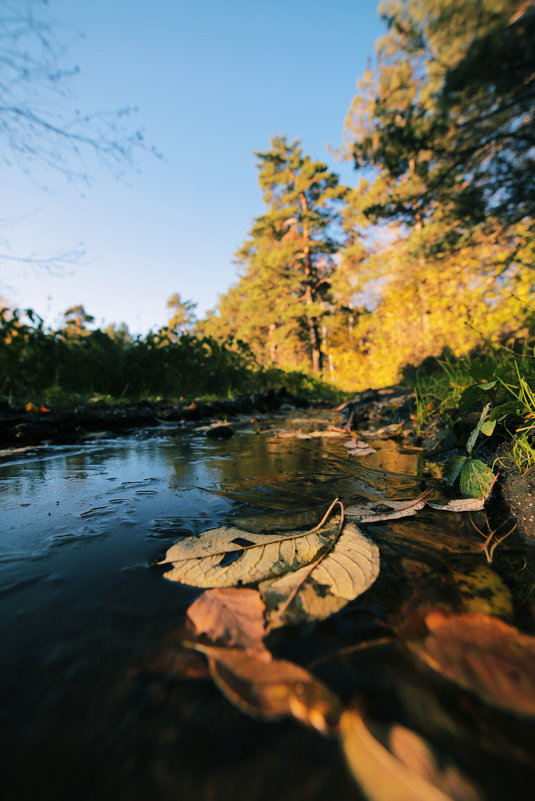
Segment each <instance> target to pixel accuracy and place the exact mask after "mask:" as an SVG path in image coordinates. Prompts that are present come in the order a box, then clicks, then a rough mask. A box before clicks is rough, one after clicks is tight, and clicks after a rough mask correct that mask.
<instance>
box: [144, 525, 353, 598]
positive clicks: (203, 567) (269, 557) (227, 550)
mask: <svg viewBox="0 0 535 801" xmlns="http://www.w3.org/2000/svg"><path fill="white" fill-rule="evenodd" d="M337 533H338V529H337V527H333V526H331V527H330V528H328V529H327V528H324V529H322V530H321V531H318V532H315V533H313V534H310V533H308V532H305V533H303V532H292V533H289V534H284V535H279V536H277V535H272V534H255V533H252V532H250V531H244V530H243V529H239V528H230V527H222V528H214V529H210V530H208V531H204V532H203V533H202V534H201V535H199V536H198V537H187V538H185V539H183V540H181V541H180V542H177V543H175V545H173V546H171V548H169V550H168V551H167V553H166V554H165V558H164V559H163V560H162V561H161V562H159V564H162V565H163V564H171V565H172V568H171V570H169V571H168V572H167V573H164V576H165V578H167V579H169V580H170V581H180V582H182V583H183V584H190V585H192V586H194V587H232V586H236V585H238V584H253V583H255V582H257V581H261V580H263V579H267V578H273V577H275V576H280V575H282V574H283V573H286V572H287V571H289V570H296V569H298V568H300V567H302V565H303V564H308V563H309V562H311V561H312V560H314V559H315V558H316V557H318V556H319V555H320V554H321V553H322V552H323V551H325V550H326V549H327V548H328V547H329V546H330V545H331V544H332V542H333V540H334V539H335V538H336V536H337Z"/></svg>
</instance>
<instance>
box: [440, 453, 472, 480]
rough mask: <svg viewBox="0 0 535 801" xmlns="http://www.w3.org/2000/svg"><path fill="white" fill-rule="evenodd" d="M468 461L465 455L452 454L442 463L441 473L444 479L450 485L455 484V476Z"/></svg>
mask: <svg viewBox="0 0 535 801" xmlns="http://www.w3.org/2000/svg"><path fill="white" fill-rule="evenodd" d="M467 461H468V457H467V456H452V457H451V459H448V461H447V462H446V464H445V465H444V470H443V475H444V480H445V481H446V482H447V483H448V484H449V485H450V487H451V486H453V484H455V481H456V480H457V476H458V475H459V473H460V472H461V470H462V469H463V467H464V465H465V464H466V462H467Z"/></svg>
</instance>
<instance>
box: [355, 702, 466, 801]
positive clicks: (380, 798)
mask: <svg viewBox="0 0 535 801" xmlns="http://www.w3.org/2000/svg"><path fill="white" fill-rule="evenodd" d="M340 732H341V735H342V745H343V749H344V752H345V755H346V759H347V761H348V763H349V767H350V769H351V772H352V773H353V775H354V777H355V779H356V780H357V782H358V783H359V785H360V786H361V788H362V790H363V791H364V793H365V795H366V796H367V798H368V799H370V801H479V799H480V798H481V796H480V795H479V793H478V791H477V790H476V789H475V787H474V786H473V785H472V784H471V783H470V782H469V781H468V780H467V779H466V778H464V776H462V774H461V773H460V772H459V771H458V770H457V768H456V767H455V766H454V765H452V764H446V765H444V766H442V765H441V764H439V762H438V761H437V759H436V757H435V755H434V753H433V751H432V750H431V748H430V746H429V745H428V743H427V742H426V741H425V740H424V739H423V738H421V737H419V736H418V735H417V734H416V733H415V732H413V731H410V730H409V729H405V728H404V727H403V726H398V725H396V726H393V727H392V728H391V729H390V730H389V731H388V732H387V733H386V736H385V737H384V739H385V741H386V742H387V743H388V745H389V748H387V747H386V746H385V745H383V743H382V742H380V740H379V739H377V738H376V737H375V736H374V734H372V732H371V731H370V729H369V728H368V726H367V725H366V723H365V722H364V720H363V718H362V716H361V715H360V713H359V712H358V711H357V710H354V709H350V710H347V711H346V712H344V714H343V715H342V718H341V720H340ZM389 749H390V750H389Z"/></svg>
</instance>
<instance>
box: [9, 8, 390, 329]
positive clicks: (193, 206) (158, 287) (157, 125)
mask: <svg viewBox="0 0 535 801" xmlns="http://www.w3.org/2000/svg"><path fill="white" fill-rule="evenodd" d="M21 2H22V0H21ZM50 7H51V11H52V14H53V16H54V17H55V18H56V19H57V20H58V21H60V22H61V23H62V24H64V25H66V26H68V27H71V28H73V29H76V30H79V31H80V32H81V33H83V35H84V38H83V39H80V40H75V41H74V42H73V44H72V47H71V49H70V52H69V56H68V58H67V59H66V63H72V64H77V65H78V66H79V67H80V74H79V75H77V76H76V77H75V78H74V79H72V81H71V84H70V85H71V89H72V91H73V93H74V95H75V101H76V107H78V108H80V109H81V110H82V111H83V112H89V111H97V110H112V109H118V108H120V107H122V106H136V107H138V109H139V111H138V113H137V114H136V116H135V118H134V119H133V122H132V124H133V126H135V127H136V128H137V127H139V128H142V129H143V131H144V133H145V136H146V139H147V140H148V142H150V143H151V144H153V145H154V146H155V147H156V148H158V150H160V151H161V152H162V153H163V155H164V159H163V160H158V159H156V158H154V157H151V156H148V155H146V154H142V155H141V156H140V158H139V170H137V171H132V172H130V173H129V174H128V175H127V181H126V182H121V181H117V180H116V178H114V176H113V175H112V174H111V173H110V172H108V171H106V170H105V169H104V168H102V167H101V166H100V165H98V164H94V163H92V162H90V161H89V162H88V169H89V171H90V172H91V174H92V176H93V179H94V180H93V182H92V184H91V186H90V187H84V186H78V187H77V186H73V185H72V184H69V183H68V182H66V181H65V180H64V179H63V178H62V177H61V176H59V175H54V174H52V173H48V174H47V175H46V176H45V178H44V179H43V178H40V183H41V184H42V183H43V180H46V191H45V190H43V188H42V186H41V185H40V183H39V182H35V181H32V180H29V179H28V177H27V176H25V175H23V174H22V173H21V172H20V171H18V170H17V168H15V167H12V168H10V167H8V166H6V165H4V164H2V165H1V166H2V173H3V192H2V198H3V207H2V211H1V212H0V219H1V220H2V222H3V227H2V235H3V237H4V238H5V239H8V240H9V243H10V248H11V253H12V254H13V255H21V256H24V255H27V254H28V253H32V252H39V253H44V252H45V253H46V252H57V251H60V250H65V249H68V248H76V247H78V246H79V244H80V243H83V248H84V250H85V255H84V256H83V258H82V259H81V260H80V261H79V262H78V263H77V264H75V265H73V266H72V267H69V268H68V269H67V271H66V272H65V273H64V274H63V275H52V274H50V273H48V272H46V271H45V270H37V269H35V268H32V267H27V266H26V267H24V266H21V265H20V264H17V263H15V262H9V261H2V262H0V295H3V296H4V297H6V298H7V299H8V300H9V301H10V302H11V303H12V304H13V305H17V306H20V307H32V308H34V309H35V310H36V311H37V312H38V313H39V314H41V316H43V317H44V318H45V320H46V322H47V323H48V324H51V325H55V324H57V323H59V321H60V318H61V312H63V311H65V309H67V308H69V307H70V306H73V305H77V304H79V303H83V304H84V306H85V308H86V310H87V311H88V312H89V313H90V314H92V315H94V317H95V318H96V324H98V325H105V324H107V323H110V322H117V323H119V322H122V321H125V322H126V323H127V324H128V326H129V328H130V330H131V331H132V332H134V333H146V332H147V331H148V330H149V328H156V327H159V326H161V325H163V324H164V323H165V322H166V321H167V319H168V312H167V309H166V301H167V299H168V298H169V297H170V296H171V295H172V294H173V293H175V292H179V293H180V294H181V296H182V298H184V299H190V300H192V301H194V302H196V303H197V304H198V313H199V314H200V315H202V314H204V312H205V311H206V310H207V309H210V308H213V307H214V306H215V305H216V303H217V298H218V295H219V294H221V293H223V292H225V291H226V290H227V289H228V287H229V286H230V285H231V284H232V283H233V281H235V279H236V267H235V265H234V264H233V262H232V259H233V254H234V252H235V251H236V249H237V248H238V247H239V246H240V244H241V243H242V242H243V240H244V238H245V237H246V235H247V232H248V230H249V228H250V225H251V222H252V219H253V218H254V217H255V216H256V215H258V214H261V213H262V211H263V204H262V200H261V196H260V191H259V188H258V182H257V172H256V169H255V167H254V164H255V157H254V152H255V151H262V150H267V149H268V148H269V138H270V136H273V135H275V134H281V135H282V134H285V135H287V136H288V138H290V139H294V138H298V137H299V138H300V139H301V140H302V143H303V148H304V150H305V152H306V153H308V154H310V156H311V157H313V158H316V159H321V160H324V161H326V162H327V163H328V164H329V165H330V166H332V167H333V168H334V169H335V170H336V171H338V172H339V173H340V174H341V175H342V178H343V180H344V181H346V182H349V183H351V182H354V181H355V178H354V175H353V172H352V170H351V169H350V167H349V165H347V164H340V163H339V162H336V160H335V159H334V157H333V156H332V155H331V154H330V153H329V151H328V145H329V144H330V145H332V146H333V147H337V146H339V144H340V141H341V133H342V127H343V122H344V118H345V115H346V112H347V109H348V107H349V104H350V102H351V99H352V97H353V95H354V93H355V90H356V81H357V79H358V77H359V76H360V75H362V73H363V71H364V69H365V67H366V62H367V59H368V58H369V57H370V56H371V55H372V52H373V45H374V42H375V40H376V39H377V37H378V36H379V35H380V34H381V33H382V32H383V24H382V22H381V21H380V20H379V18H378V16H377V3H376V2H375V0H264V1H263V2H259V1H258V0H189V1H188V2H187V1H186V0H113V2H110V0H91V2H88V1H87V0H50ZM73 38H74V37H73Z"/></svg>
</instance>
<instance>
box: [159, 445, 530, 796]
mask: <svg viewBox="0 0 535 801" xmlns="http://www.w3.org/2000/svg"><path fill="white" fill-rule="evenodd" d="M356 450H361V451H363V450H365V449H364V448H357V449H356ZM491 489H492V487H490V489H488V490H487V488H486V487H485V494H484V495H482V496H481V497H480V498H458V499H453V500H448V501H441V502H435V501H429V500H428V499H427V498H428V495H429V494H430V492H427V493H425V494H423V495H422V496H420V497H419V498H416V499H414V500H402V501H395V500H384V501H370V502H367V503H364V504H362V505H354V506H349V507H348V508H347V509H346V510H345V511H344V508H343V506H342V504H341V503H340V502H339V501H338V499H335V501H333V503H332V504H331V506H330V507H329V510H328V512H327V513H326V515H325V516H324V518H323V519H322V521H321V522H320V523H319V524H318V525H317V526H315V527H314V528H312V529H310V530H308V531H301V530H288V527H287V526H288V524H289V523H290V522H291V521H292V517H293V516H298V515H300V514H303V513H300V512H297V513H287V515H286V517H285V522H286V526H281V528H282V529H283V531H278V532H277V531H274V530H273V529H271V528H270V533H266V532H265V531H264V532H259V531H249V530H247V529H246V528H238V527H231V526H223V527H220V528H217V529H211V530H208V531H205V532H204V533H202V534H201V535H199V536H197V537H190V538H188V539H184V540H181V541H180V542H178V543H176V544H175V545H173V546H172V547H171V548H169V550H168V551H167V553H166V554H165V557H164V559H163V560H162V561H161V562H160V564H163V565H168V566H170V569H169V570H168V571H167V572H166V573H165V574H164V575H165V577H166V578H168V579H170V580H173V581H179V582H181V583H185V584H190V585H193V586H197V587H203V588H210V589H208V590H207V591H206V592H204V593H203V595H201V597H200V598H199V599H197V601H195V603H194V604H192V606H191V607H190V609H189V610H188V617H189V619H190V621H191V622H192V624H193V626H194V628H195V632H196V635H197V636H198V637H201V639H202V641H192V640H185V641H183V645H184V646H186V647H187V648H192V649H195V650H196V651H197V652H199V653H202V654H204V655H205V656H206V658H207V660H208V666H209V671H210V675H211V677H212V679H213V681H214V682H215V684H216V685H217V686H218V687H219V688H220V690H221V691H222V692H223V694H224V695H225V696H226V697H227V698H228V699H229V700H230V701H231V702H232V703H234V704H235V705H236V706H237V707H238V708H239V709H241V710H242V711H244V712H246V713H247V714H249V715H252V716H255V717H261V718H265V719H268V720H269V719H278V718H281V717H284V716H293V717H294V718H296V719H298V720H300V721H301V722H303V723H304V724H306V725H307V726H310V727H312V728H314V729H316V730H318V731H319V732H321V733H323V734H336V733H338V732H339V733H340V737H341V740H342V743H343V747H344V751H345V753H346V757H347V760H348V762H349V765H350V768H351V770H352V772H353V774H354V776H355V778H356V780H357V781H358V783H359V784H360V786H361V789H362V790H363V791H364V793H365V795H366V797H367V798H369V799H371V801H390V799H396V801H405V800H406V801H410V800H411V799H420V798H421V799H424V798H425V799H426V801H448V799H449V801H479V799H481V798H482V796H481V795H480V793H479V791H478V790H477V789H476V788H475V786H474V785H473V784H472V783H471V782H470V781H469V780H468V779H466V777H464V776H463V775H462V774H461V773H460V771H459V770H458V768H457V767H456V766H455V765H453V763H447V762H446V763H444V760H440V759H437V758H436V756H435V753H434V750H433V749H432V747H431V746H430V745H429V744H428V743H427V742H426V741H425V740H424V739H423V738H421V737H420V736H419V735H418V734H416V733H415V732H412V731H410V730H408V729H405V728H404V727H402V726H398V725H396V726H393V727H392V728H391V731H390V737H389V740H388V747H386V746H385V745H383V744H382V742H379V740H377V739H376V738H375V736H374V735H373V734H372V732H371V731H370V729H369V728H368V727H367V725H366V723H365V722H364V720H363V718H362V717H361V716H360V714H359V713H357V712H355V711H354V710H352V709H351V710H347V711H345V712H343V707H342V704H341V702H340V700H339V698H338V697H337V696H336V695H335V694H334V693H333V692H332V691H331V690H330V689H329V688H328V687H327V686H326V685H325V684H324V683H323V682H321V681H320V680H319V679H317V678H315V677H314V676H313V675H312V674H311V673H310V672H309V671H308V670H306V669H305V668H303V667H301V666H300V665H298V664H295V663H294V662H290V661H288V660H285V659H276V658H274V657H273V656H272V654H271V651H270V650H268V647H267V646H266V644H265V638H266V636H267V635H269V633H270V632H271V631H273V630H274V629H277V628H279V627H282V626H286V625H297V624H303V623H308V622H311V621H317V620H323V619H325V618H327V617H329V616H330V615H332V614H334V613H335V612H337V611H339V610H340V609H342V608H343V607H344V606H345V605H346V604H347V603H349V602H350V601H352V600H354V599H355V598H357V597H359V596H360V595H361V594H362V593H364V592H365V591H366V590H367V589H368V588H369V587H370V586H371V585H372V584H373V583H374V582H375V580H376V578H377V576H378V575H379V569H380V558H379V549H378V547H377V545H376V544H375V543H374V542H373V541H372V540H371V539H370V538H369V537H368V536H367V535H366V534H364V533H363V532H362V531H361V530H360V529H359V528H358V527H357V523H358V524H359V525H365V524H368V523H376V522H389V521H393V520H396V519H400V518H406V517H410V516H413V515H415V514H417V512H418V511H420V510H422V509H423V508H424V507H425V506H426V505H427V506H429V507H430V508H432V509H434V510H438V511H449V512H457V513H462V512H470V511H478V510H481V509H483V508H484V504H485V501H486V499H487V498H488V496H489V494H490V491H491ZM337 505H340V509H341V512H340V513H339V514H337V516H336V518H333V519H331V520H329V517H330V516H331V515H332V514H333V510H334V508H335V506H337ZM346 516H347V518H349V522H346ZM278 519H279V520H280V516H279V518H278ZM296 519H297V517H296ZM303 519H304V518H303ZM276 522H277V518H276V517H275V516H269V517H266V516H264V518H263V524H264V525H266V526H267V527H270V526H271V525H272V524H274V523H276ZM281 522H282V521H281ZM479 579H480V577H479V574H478V576H477V580H479ZM475 580H476V579H474V581H475ZM251 584H253V585H256V589H252V588H251V587H249V586H244V585H251ZM467 605H468V604H467ZM468 608H474V609H477V608H478V607H477V606H476V605H473V606H472V607H470V606H468ZM425 623H426V626H427V633H426V634H425V636H422V635H420V636H419V637H414V636H412V635H411V634H410V631H409V629H407V630H405V631H404V630H403V627H400V628H399V629H398V630H397V632H396V634H397V636H398V637H400V636H401V637H402V640H403V641H405V642H406V644H407V645H408V647H409V651H410V652H411V653H412V654H413V655H414V656H415V657H417V659H418V660H419V661H420V662H423V663H424V664H426V665H427V666H428V667H431V668H433V670H435V671H436V672H438V673H440V674H441V675H442V676H443V677H444V678H446V679H448V680H449V681H451V682H453V683H455V684H457V685H458V686H460V687H462V688H463V689H466V690H469V691H470V692H472V693H474V694H475V695H478V696H479V697H480V698H481V699H482V700H484V701H485V702H487V703H489V704H490V705H491V706H497V707H499V708H500V709H504V710H507V711H509V712H514V713H515V714H518V715H521V716H528V717H529V716H531V715H534V714H535V688H534V685H535V680H533V679H532V678H531V677H532V676H533V675H535V645H534V643H535V638H532V637H529V636H528V635H524V634H522V633H521V632H519V631H518V630H516V629H514V628H513V627H511V626H508V624H506V623H504V622H503V621H501V620H499V619H497V618H495V617H491V616H489V615H485V614H482V613H480V612H476V613H462V614H454V615H452V614H450V612H449V611H447V613H444V612H443V611H436V610H433V611H431V612H429V613H428V614H427V616H426V617H425ZM411 636H412V639H411ZM206 640H207V641H206ZM356 648H357V649H358V644H357V645H356ZM342 712H343V714H342ZM339 724H340V728H339Z"/></svg>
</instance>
